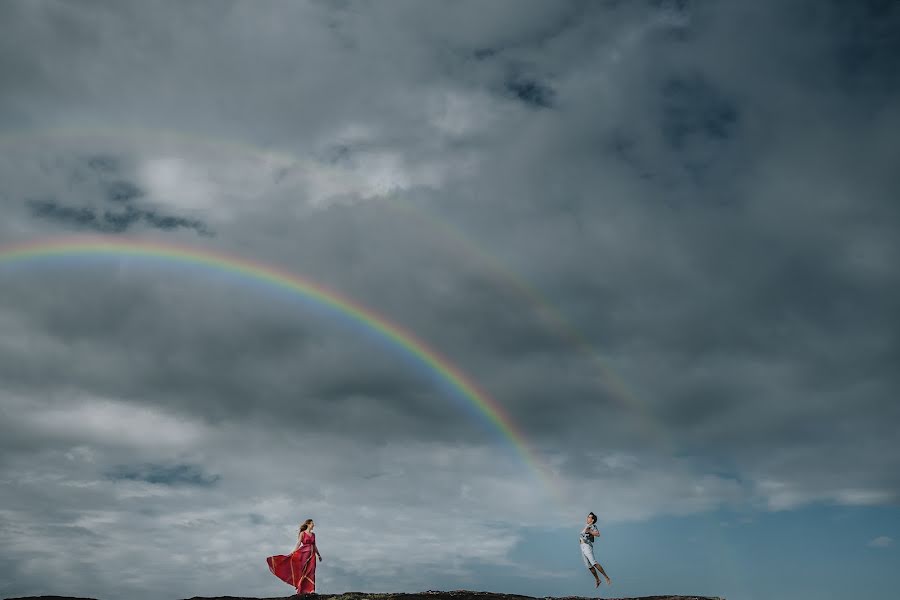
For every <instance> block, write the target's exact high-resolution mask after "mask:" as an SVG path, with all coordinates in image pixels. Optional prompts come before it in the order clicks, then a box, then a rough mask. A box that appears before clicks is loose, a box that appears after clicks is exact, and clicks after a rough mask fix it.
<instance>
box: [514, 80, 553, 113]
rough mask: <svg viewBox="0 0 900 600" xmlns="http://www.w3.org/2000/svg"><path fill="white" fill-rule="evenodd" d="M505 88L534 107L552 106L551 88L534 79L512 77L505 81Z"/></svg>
mask: <svg viewBox="0 0 900 600" xmlns="http://www.w3.org/2000/svg"><path fill="white" fill-rule="evenodd" d="M505 87H506V90H507V91H508V92H510V93H511V94H513V95H514V96H515V97H516V98H518V99H519V100H521V101H522V102H524V103H525V104H527V105H528V106H533V107H536V108H550V107H552V106H553V96H554V93H553V89H552V88H551V87H550V86H547V85H544V84H542V83H540V82H538V81H536V80H534V79H529V78H525V77H521V78H514V79H512V80H510V81H507V82H506V86H505Z"/></svg>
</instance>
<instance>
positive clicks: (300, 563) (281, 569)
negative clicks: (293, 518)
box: [266, 519, 322, 594]
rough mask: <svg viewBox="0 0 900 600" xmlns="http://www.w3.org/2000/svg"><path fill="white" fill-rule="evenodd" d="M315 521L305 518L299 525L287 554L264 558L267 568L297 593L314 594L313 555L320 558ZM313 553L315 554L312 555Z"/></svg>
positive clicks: (314, 567)
mask: <svg viewBox="0 0 900 600" xmlns="http://www.w3.org/2000/svg"><path fill="white" fill-rule="evenodd" d="M315 525H316V524H315V523H314V522H313V520H312V519H307V520H306V521H304V522H303V525H301V526H300V532H299V535H298V536H297V545H296V546H294V551H293V552H291V553H290V554H289V555H287V556H285V555H283V554H278V555H275V556H270V557H269V558H267V559H266V562H267V563H268V565H269V570H270V571H272V574H273V575H275V577H277V578H278V579H280V580H282V581H283V582H285V583H287V584H289V585H292V586H294V587H295V588H296V589H297V594H314V593H315V592H316V561H315V556H318V557H319V560H320V561H321V560H322V555H321V554H319V548H318V547H317V546H316V534H314V533H313V527H315ZM314 555H315V556H314Z"/></svg>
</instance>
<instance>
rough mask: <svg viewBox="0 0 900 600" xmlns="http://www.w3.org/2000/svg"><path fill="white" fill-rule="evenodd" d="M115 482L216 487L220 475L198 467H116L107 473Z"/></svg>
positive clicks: (177, 465)
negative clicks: (126, 481)
mask: <svg viewBox="0 0 900 600" xmlns="http://www.w3.org/2000/svg"><path fill="white" fill-rule="evenodd" d="M106 476H107V477H109V478H110V479H113V480H128V481H146V482H147V483H154V484H160V485H171V486H177V485H197V486H211V485H215V484H216V483H217V482H218V481H219V479H221V478H220V476H219V475H215V474H210V473H206V472H204V470H203V468H202V467H200V466H198V465H188V464H176V465H159V464H143V465H116V466H114V467H113V468H112V469H111V470H109V471H108V472H107V473H106Z"/></svg>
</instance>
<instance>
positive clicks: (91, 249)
mask: <svg viewBox="0 0 900 600" xmlns="http://www.w3.org/2000/svg"><path fill="white" fill-rule="evenodd" d="M71 256H86V257H91V256H94V257H99V256H125V257H135V258H146V259H158V260H164V261H172V262H175V263H182V264H189V265H197V266H202V267H207V268H209V269H212V270H217V271H221V272H228V273H232V274H236V275H239V276H242V277H245V278H248V279H252V280H255V281H257V282H260V283H264V284H267V285H269V286H272V287H275V288H280V289H283V290H287V291H290V292H292V293H295V294H298V295H300V296H302V297H304V298H306V299H308V300H310V301H312V302H314V303H317V304H320V305H323V306H326V307H328V308H331V309H333V310H335V311H337V312H339V313H341V314H343V315H345V316H346V317H348V318H349V319H351V320H352V321H355V322H356V323H359V324H361V325H363V326H364V327H366V328H368V329H370V330H372V331H374V332H376V333H377V334H379V335H380V336H382V337H383V338H384V339H386V340H388V341H389V342H391V343H392V344H394V345H395V346H397V347H399V348H400V349H402V350H403V351H405V352H406V353H408V354H409V355H410V356H412V357H413V358H414V359H415V360H416V361H418V362H419V363H421V364H422V365H423V366H425V367H426V368H427V369H428V370H429V371H431V373H433V374H434V375H435V376H437V377H438V378H439V379H440V380H442V381H444V382H446V383H447V384H449V385H450V387H451V388H452V389H453V390H454V391H455V392H456V393H457V394H458V395H459V396H460V397H461V398H463V399H465V400H466V401H468V402H469V403H471V404H472V406H473V407H474V408H475V409H476V410H477V411H478V412H479V413H481V414H482V415H483V416H484V417H485V418H486V419H488V420H489V421H490V423H491V424H492V425H493V427H494V428H495V429H497V430H498V431H499V432H500V433H501V434H502V435H503V436H504V437H505V438H506V439H507V440H508V441H509V442H510V443H511V444H512V445H513V447H514V448H515V449H516V450H517V451H518V453H519V454H520V456H521V457H522V458H523V460H524V461H525V463H526V464H527V465H528V466H529V467H531V468H532V469H533V470H534V472H535V473H536V474H537V475H538V477H539V478H540V479H541V480H542V481H543V482H544V484H545V485H546V486H547V488H548V490H549V491H550V492H551V493H553V494H554V495H557V496H558V495H559V493H560V487H559V485H558V482H555V479H556V478H555V476H554V475H553V473H552V472H551V471H550V469H548V468H547V467H546V466H545V465H543V464H542V463H541V461H540V460H539V459H538V457H537V455H536V453H535V452H534V450H533V449H532V448H531V447H530V445H529V444H528V443H527V441H526V440H525V437H524V435H523V434H522V432H521V431H520V430H519V429H518V428H517V427H516V426H515V424H514V423H513V421H512V419H511V418H510V417H509V415H508V414H507V413H506V411H505V410H504V409H503V407H502V406H501V405H500V404H499V403H498V402H497V401H496V400H495V399H493V398H492V397H491V396H490V395H489V394H488V393H487V392H486V391H485V390H483V389H481V388H480V387H479V386H478V385H477V384H476V383H475V382H474V381H473V380H472V379H471V378H470V377H469V376H467V375H466V374H465V373H463V371H462V370H461V369H459V368H458V367H456V366H455V365H454V364H453V363H451V362H450V360H449V359H447V358H446V357H445V356H443V355H442V354H440V352H438V351H437V350H435V349H434V348H430V347H428V346H427V345H426V344H425V342H423V341H422V340H420V339H418V338H417V337H416V336H415V335H413V334H412V333H411V332H409V331H407V330H405V329H404V328H403V327H401V326H400V325H398V324H396V323H392V322H391V321H389V320H388V319H386V318H385V317H383V316H381V315H379V314H378V313H377V312H375V311H374V310H372V309H370V308H367V307H365V306H363V305H362V304H360V303H359V302H356V301H355V300H352V299H350V298H347V297H346V296H342V295H340V294H338V293H337V292H335V291H334V290H331V289H329V288H328V287H326V286H324V285H322V284H320V283H316V282H314V281H311V280H309V279H306V278H304V277H300V276H299V275H296V274H294V273H291V272H289V271H287V270H285V269H282V268H280V267H276V266H273V265H270V264H265V263H261V262H257V261H253V260H249V259H246V258H242V257H239V256H234V255H232V254H227V253H224V252H221V251H218V250H216V251H211V250H206V249H201V248H196V247H192V246H187V245H182V244H173V243H171V242H166V243H165V244H163V243H159V242H154V241H148V240H140V239H129V238H108V237H98V236H83V237H82V236H79V237H67V238H61V239H60V238H53V239H49V240H47V239H42V240H37V241H30V242H24V243H17V244H9V245H3V246H0V264H3V263H19V262H26V261H29V260H37V259H42V258H51V257H71Z"/></svg>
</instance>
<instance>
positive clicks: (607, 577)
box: [591, 562, 612, 585]
mask: <svg viewBox="0 0 900 600" xmlns="http://www.w3.org/2000/svg"><path fill="white" fill-rule="evenodd" d="M594 568H596V569H597V571H600V572H601V573H603V576H604V577H606V585H610V584H611V583H612V581H610V580H609V575H607V574H606V571H604V570H603V567H602V566H601V565H600V563H598V562H595V563H594V567H593V568H592V569H591V570H593V569H594ZM594 577H597V574H596V572H595V573H594ZM597 583H600V578H599V577H597Z"/></svg>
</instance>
